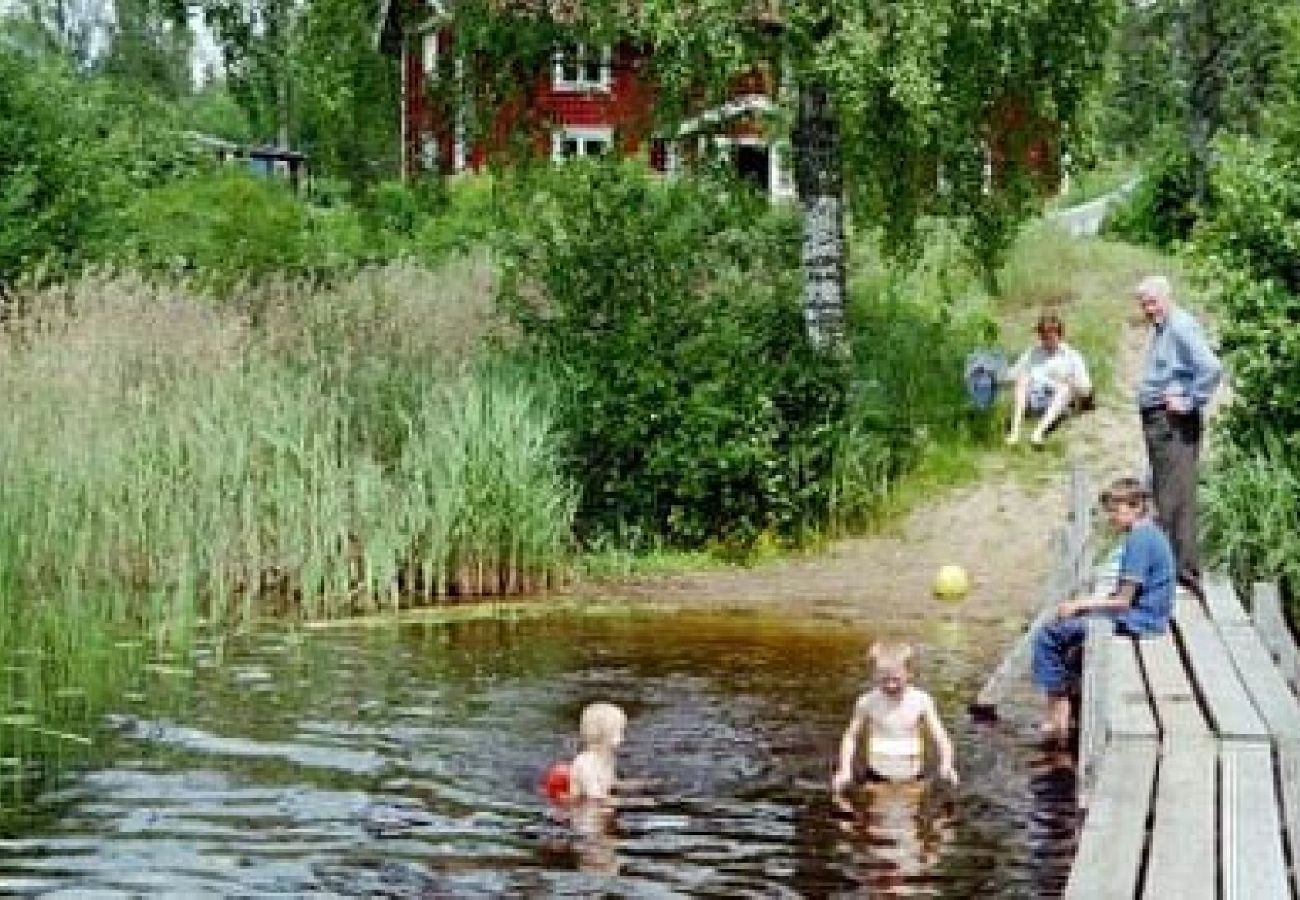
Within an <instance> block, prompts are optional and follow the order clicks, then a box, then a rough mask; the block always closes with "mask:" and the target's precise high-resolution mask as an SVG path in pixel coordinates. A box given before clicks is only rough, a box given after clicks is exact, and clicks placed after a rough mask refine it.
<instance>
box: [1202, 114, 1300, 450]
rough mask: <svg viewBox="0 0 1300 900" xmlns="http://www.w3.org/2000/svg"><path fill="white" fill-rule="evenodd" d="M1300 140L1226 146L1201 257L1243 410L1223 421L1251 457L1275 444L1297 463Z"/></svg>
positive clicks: (1299, 440)
mask: <svg viewBox="0 0 1300 900" xmlns="http://www.w3.org/2000/svg"><path fill="white" fill-rule="evenodd" d="M1298 178H1300V140H1296V141H1294V142H1288V141H1277V142H1271V143H1270V142H1262V141H1249V140H1245V139H1242V140H1239V141H1235V142H1232V143H1228V144H1225V145H1223V153H1222V156H1221V159H1220V163H1219V166H1218V169H1217V170H1216V172H1215V180H1214V187H1215V197H1216V203H1215V206H1214V208H1213V210H1212V211H1211V213H1210V215H1209V216H1207V218H1206V219H1205V221H1204V222H1203V223H1202V224H1201V227H1200V228H1199V229H1198V231H1197V234H1196V245H1195V254H1196V257H1197V259H1198V261H1199V262H1200V263H1201V264H1202V266H1203V268H1204V271H1205V273H1206V274H1207V275H1208V276H1209V278H1210V280H1211V281H1212V283H1214V284H1216V285H1217V294H1218V306H1219V309H1220V311H1221V319H1222V322H1221V334H1222V345H1223V351H1224V354H1225V356H1226V357H1227V360H1228V364H1229V367H1230V368H1231V371H1232V377H1233V390H1234V393H1235V395H1236V399H1237V402H1236V403H1234V404H1233V405H1232V407H1231V408H1230V409H1229V411H1228V415H1227V418H1226V427H1227V429H1228V432H1229V434H1230V436H1231V438H1232V440H1233V442H1234V443H1235V444H1236V445H1237V446H1239V447H1241V448H1242V449H1244V450H1247V451H1252V452H1253V451H1257V450H1259V449H1261V448H1262V447H1263V446H1264V443H1265V439H1266V438H1267V437H1268V436H1269V435H1273V436H1276V438H1277V439H1278V440H1280V441H1281V446H1282V449H1283V451H1284V452H1285V453H1286V454H1290V456H1291V458H1295V457H1296V455H1297V454H1298V453H1300V404H1298V403H1297V402H1296V398H1297V397H1300V327H1297V324H1298V323H1300V224H1297V223H1300V184H1298V183H1297V179H1298Z"/></svg>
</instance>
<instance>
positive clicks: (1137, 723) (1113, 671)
mask: <svg viewBox="0 0 1300 900" xmlns="http://www.w3.org/2000/svg"><path fill="white" fill-rule="evenodd" d="M1106 657H1107V663H1108V664H1109V666H1110V686H1109V691H1108V695H1107V698H1106V707H1107V716H1108V718H1109V727H1108V728H1107V732H1108V734H1109V737H1110V740H1111V741H1149V742H1151V743H1156V742H1157V741H1158V740H1159V739H1160V731H1159V729H1158V728H1157V727H1156V717H1155V714H1154V712H1153V711H1152V707H1151V698H1150V696H1149V695H1148V694H1147V688H1146V684H1145V683H1144V682H1143V680H1142V670H1141V668H1140V667H1139V666H1138V658H1137V651H1136V650H1135V649H1134V647H1133V639H1132V638H1127V637H1112V638H1111V639H1110V649H1109V650H1108V651H1107V653H1106ZM1113 752H1114V750H1113V749H1112V750H1108V751H1107V753H1108V754H1109V753H1113Z"/></svg>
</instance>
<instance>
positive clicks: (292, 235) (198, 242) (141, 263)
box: [116, 169, 307, 288]
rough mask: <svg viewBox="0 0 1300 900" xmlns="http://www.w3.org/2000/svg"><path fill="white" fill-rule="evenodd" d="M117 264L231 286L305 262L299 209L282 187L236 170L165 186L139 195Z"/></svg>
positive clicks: (299, 267) (303, 219) (127, 216)
mask: <svg viewBox="0 0 1300 900" xmlns="http://www.w3.org/2000/svg"><path fill="white" fill-rule="evenodd" d="M123 221H124V222H125V225H126V234H125V239H124V241H123V244H122V246H121V249H120V252H119V253H118V254H116V259H117V261H118V262H120V263H121V264H123V265H124V266H126V267H140V268H142V269H145V270H148V271H153V272H160V273H169V274H172V275H177V276H180V275H195V274H197V275H199V276H200V277H202V278H203V279H204V280H207V281H209V282H211V283H213V284H215V285H217V286H220V287H224V288H229V287H230V286H231V285H233V284H234V283H235V282H237V281H242V280H250V281H257V280H259V279H263V278H266V277H267V276H269V275H272V274H275V273H290V274H292V273H298V272H301V271H302V270H303V268H304V265H305V263H306V262H307V258H306V247H305V242H304V230H305V223H306V215H305V211H304V209H303V207H302V205H301V204H300V203H299V202H298V201H297V200H296V199H295V198H294V196H293V195H292V194H291V193H290V192H289V190H288V188H287V187H285V186H284V185H283V184H280V183H279V182H277V181H272V180H269V179H264V178H257V177H255V176H253V175H250V174H247V173H245V172H241V171H239V170H238V169H224V170H222V171H218V172H215V173H212V174H210V175H206V176H203V177H200V178H192V179H186V180H184V181H177V182H173V183H171V184H167V185H163V186H162V187H158V188H155V189H154V190H152V191H148V192H146V193H144V194H141V195H140V196H139V197H138V198H137V199H136V200H135V202H134V203H132V204H131V205H130V207H128V208H127V210H126V211H125V213H124V215H123Z"/></svg>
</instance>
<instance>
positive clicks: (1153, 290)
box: [1137, 275, 1174, 303]
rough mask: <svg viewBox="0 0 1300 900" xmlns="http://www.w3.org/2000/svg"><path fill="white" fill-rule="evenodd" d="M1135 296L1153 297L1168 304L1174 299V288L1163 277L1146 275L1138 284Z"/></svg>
mask: <svg viewBox="0 0 1300 900" xmlns="http://www.w3.org/2000/svg"><path fill="white" fill-rule="evenodd" d="M1137 295H1138V296H1139V297H1155V298H1156V299H1158V300H1163V301H1164V302H1166V303H1168V302H1169V301H1170V300H1172V299H1174V287H1173V285H1172V284H1170V283H1169V279H1168V278H1166V277H1165V276H1163V275H1148V276H1147V277H1146V278H1143V279H1142V280H1141V281H1139V282H1138V286H1137Z"/></svg>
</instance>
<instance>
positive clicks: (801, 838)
mask: <svg viewBox="0 0 1300 900" xmlns="http://www.w3.org/2000/svg"><path fill="white" fill-rule="evenodd" d="M891 627H892V628H893V629H894V630H895V631H896V630H897V626H896V625H894V626H891ZM870 637H871V635H870V634H868V633H866V630H865V629H864V630H859V629H856V628H846V627H844V626H843V625H842V624H840V623H837V622H833V621H820V622H808V621H798V620H773V619H770V618H761V617H754V616H734V617H732V616H725V615H717V614H715V615H711V616H709V615H681V616H668V615H666V616H664V617H662V618H659V619H644V618H629V619H626V620H624V619H614V618H611V619H595V618H590V617H587V618H582V617H577V618H573V619H560V618H556V619H543V620H539V621H537V622H535V623H512V624H511V625H510V626H509V627H502V626H500V625H499V624H498V623H492V622H473V623H460V624H456V625H441V626H428V625H425V626H421V625H412V626H409V627H403V628H401V629H394V630H392V631H387V632H384V633H383V634H382V635H376V634H374V633H373V632H372V631H360V630H359V631H357V632H349V631H332V632H322V633H320V634H316V635H312V636H311V637H309V638H307V639H306V640H303V641H294V642H292V646H290V645H289V644H287V643H286V642H285V641H284V640H283V639H280V638H279V637H277V636H275V635H268V636H266V637H265V638H258V639H256V641H255V642H245V644H244V645H243V646H240V645H238V642H235V641H231V642H227V643H226V645H224V646H223V647H222V651H221V654H220V659H219V660H217V657H216V655H213V657H212V659H211V660H209V662H211V663H212V665H210V666H205V668H204V672H203V674H202V676H201V677H199V678H195V679H193V680H190V681H189V682H188V683H187V689H188V690H189V692H190V693H189V695H188V696H189V697H190V700H189V702H188V703H187V705H186V707H185V710H184V712H183V713H178V712H177V711H176V708H175V704H174V702H172V701H170V700H166V699H165V698H168V697H171V696H172V695H171V694H168V693H159V694H157V695H155V694H153V693H149V692H148V689H147V690H146V693H145V695H143V696H142V697H140V698H139V701H138V702H133V703H130V704H129V705H128V704H125V703H124V708H123V709H122V710H120V711H119V712H118V714H117V715H115V716H114V717H113V718H112V719H111V720H110V721H109V722H108V723H107V726H106V728H105V729H104V732H103V734H102V735H101V736H97V741H98V743H99V744H101V745H102V746H103V748H104V750H103V755H102V756H101V757H99V759H98V761H97V763H96V764H95V765H93V766H91V767H90V768H89V769H88V770H87V771H85V772H83V773H82V774H81V775H80V776H78V777H77V778H76V779H75V780H74V781H73V782H72V783H71V784H70V785H69V786H67V787H64V788H61V789H59V790H52V791H50V792H47V793H46V794H44V795H42V796H40V797H36V798H33V799H32V800H31V801H29V802H28V803H27V804H26V806H25V807H24V810H23V820H22V821H23V829H22V832H23V836H22V837H21V838H11V839H9V840H0V892H3V893H5V894H36V893H42V892H54V891H78V890H81V891H86V890H107V891H120V892H126V893H170V894H178V893H179V894H192V893H218V894H239V895H268V894H277V893H279V894H287V895H293V894H302V893H331V892H332V893H338V894H346V895H357V894H373V895H375V896H449V895H454V896H463V897H477V896H483V897H489V896H491V897H496V896H502V895H538V896H549V895H555V896H565V895H572V896H589V895H591V894H593V893H594V894H605V895H626V896H637V897H660V896H663V897H669V896H682V895H692V896H753V897H782V896H792V897H793V896H808V895H810V894H811V895H852V894H862V893H866V894H867V895H869V896H880V897H954V898H956V897H961V898H967V897H996V896H1006V897H1025V898H1030V897H1033V898H1038V897H1045V896H1053V895H1055V894H1058V893H1059V892H1060V890H1061V887H1062V885H1063V882H1064V877H1065V874H1066V872H1067V869H1068V865H1069V859H1070V854H1071V853H1072V851H1073V843H1074V840H1075V829H1076V822H1075V813H1074V804H1073V773H1072V770H1071V769H1070V767H1069V761H1068V759H1066V758H1055V757H1051V756H1048V755H1045V754H1043V753H1040V752H1039V751H1038V750H1036V749H1035V748H1034V747H1032V746H1030V745H1029V744H1027V743H1026V742H1025V741H1024V739H1023V738H1022V737H1021V736H1022V735H1024V734H1025V733H1026V730H1027V729H1026V728H1025V727H1024V726H1025V725H1026V724H1027V722H1020V721H1016V720H1014V719H1013V720H1012V721H1011V722H1009V723H1002V724H1000V725H998V726H995V727H992V728H985V727H979V726H975V725H973V724H971V723H969V722H968V721H966V719H965V718H964V717H963V716H962V715H961V714H960V711H961V710H962V709H963V708H964V702H965V698H967V697H969V696H970V694H971V693H972V692H973V691H974V690H975V689H976V688H977V686H978V684H977V683H978V681H979V678H980V675H981V667H982V666H985V665H987V658H988V656H989V650H988V647H987V646H986V643H987V641H989V640H991V639H993V638H995V637H996V638H999V639H1000V637H1001V633H1000V632H997V633H994V632H987V633H979V632H972V633H970V634H966V635H955V634H954V633H953V632H952V630H951V629H946V630H945V631H944V633H943V634H942V635H941V636H940V639H937V640H934V641H927V640H926V634H925V633H924V631H919V632H918V634H917V635H914V636H913V637H914V639H916V640H918V642H920V643H922V644H923V645H924V651H923V652H922V653H921V662H920V678H919V679H918V680H919V682H920V683H921V684H922V685H923V686H925V687H927V688H929V689H931V690H932V691H933V692H934V693H935V695H936V697H937V698H938V700H939V702H940V706H941V707H942V708H943V709H944V710H945V711H946V712H947V715H948V718H949V721H950V724H951V726H952V730H953V732H954V737H955V739H956V741H957V743H958V746H959V764H960V768H961V770H962V772H963V776H964V779H965V780H964V783H963V785H962V786H961V787H960V788H959V789H956V790H955V791H951V792H948V791H943V790H937V789H936V790H931V791H927V792H910V791H895V792H892V793H891V792H875V793H872V794H871V795H869V796H863V797H859V798H857V799H856V800H855V802H853V803H852V804H851V805H849V806H848V807H845V808H839V807H836V806H834V805H833V804H832V803H831V802H830V799H829V797H828V796H827V791H826V789H825V785H826V783H827V778H828V776H829V771H830V764H831V760H832V758H833V755H834V753H835V748H836V746H837V743H838V738H839V733H840V730H841V729H842V728H843V726H844V720H845V717H846V716H847V713H848V710H849V709H850V707H851V705H852V701H853V698H854V696H855V694H856V693H857V692H858V691H859V690H860V689H861V687H862V685H863V683H864V681H865V677H866V673H865V671H864V666H863V651H864V649H865V647H866V645H867V643H868V641H869V638H870ZM223 672H224V675H223ZM159 690H160V691H162V689H161V688H160V689H159ZM597 698H610V699H615V700H617V701H619V702H620V703H622V704H623V705H624V706H625V708H626V709H627V710H628V712H629V716H630V724H629V729H628V734H627V742H626V745H625V746H624V748H623V754H622V769H623V771H624V772H626V773H628V774H630V775H636V776H643V777H650V778H654V779H657V780H658V781H659V786H658V787H657V788H656V789H655V790H654V791H653V792H651V793H650V795H649V796H647V797H643V798H636V802H634V803H631V804H630V805H629V806H628V807H627V808H625V809H623V810H622V811H621V812H620V813H619V814H618V815H617V816H616V817H615V818H614V819H613V820H612V821H611V822H610V823H609V824H608V827H602V828H597V829H595V830H589V829H577V830H575V828H574V827H572V825H571V823H569V822H568V821H567V820H566V819H565V818H564V817H563V816H562V815H559V814H557V813H556V812H555V811H554V810H548V809H547V808H546V807H545V805H544V804H543V803H542V802H541V800H540V799H539V797H538V796H537V793H536V781H537V778H538V775H539V773H540V772H541V770H542V769H543V768H544V767H545V765H546V764H547V763H548V762H549V761H550V760H552V759H555V758H558V757H562V756H567V755H569V754H571V753H572V752H573V751H574V749H575V736H574V732H575V730H576V729H575V725H576V720H577V716H578V712H579V711H580V709H581V707H582V705H583V704H584V703H586V702H589V701H591V700H593V699H597ZM1023 699H1024V702H1025V703H1028V702H1030V700H1031V698H1028V697H1026V698H1023ZM272 700H273V701H274V702H272ZM169 704H170V705H169Z"/></svg>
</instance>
